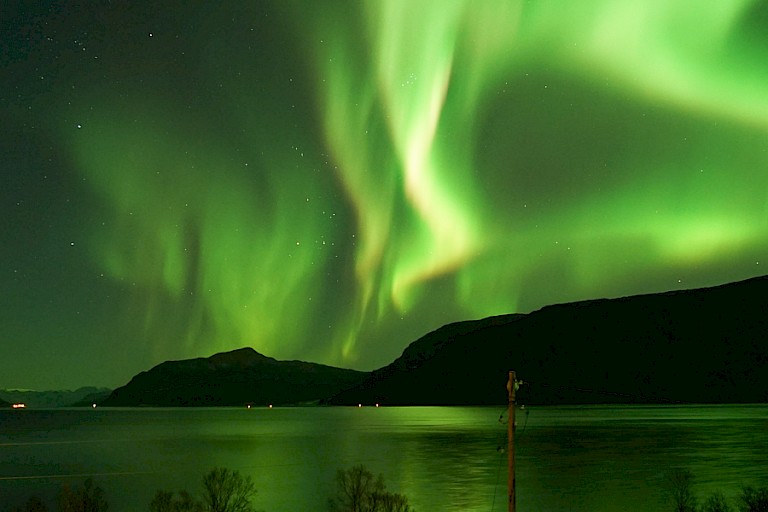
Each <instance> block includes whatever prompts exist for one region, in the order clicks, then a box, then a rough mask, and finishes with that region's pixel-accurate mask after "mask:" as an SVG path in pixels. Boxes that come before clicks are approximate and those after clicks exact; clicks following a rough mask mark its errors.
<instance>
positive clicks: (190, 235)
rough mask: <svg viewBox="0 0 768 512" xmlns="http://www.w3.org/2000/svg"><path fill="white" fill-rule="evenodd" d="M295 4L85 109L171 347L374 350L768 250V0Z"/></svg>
mask: <svg viewBox="0 0 768 512" xmlns="http://www.w3.org/2000/svg"><path fill="white" fill-rule="evenodd" d="M246 4H247V3H246ZM275 4H276V6H275V8H274V9H273V10H270V11H269V12H268V14H269V22H267V21H263V20H264V16H265V14H264V13H263V12H262V11H261V10H260V9H261V8H257V7H243V6H241V7H239V8H238V9H240V11H241V12H240V13H239V17H238V19H237V20H233V21H230V20H229V19H227V22H228V25H227V27H228V28H227V30H226V32H225V31H223V30H222V29H218V30H217V29H216V28H215V26H216V23H221V22H222V20H221V19H218V18H217V17H216V16H209V14H210V13H208V14H200V18H199V20H198V25H196V26H197V27H198V28H197V31H198V32H197V37H198V38H199V40H200V42H199V43H198V45H197V46H196V47H194V48H192V49H187V50H188V52H189V54H188V55H187V56H186V57H185V58H186V59H187V60H185V61H184V62H187V63H190V62H194V64H195V65H194V66H185V67H184V69H183V70H181V71H179V72H178V73H177V74H176V75H175V76H177V77H178V80H179V82H180V84H182V85H179V90H178V91H177V90H175V86H176V84H175V83H173V81H172V80H166V79H164V78H163V77H165V76H170V72H169V71H168V68H169V67H171V68H172V67H173V64H172V58H171V57H170V51H168V53H167V54H163V53H160V54H159V56H158V57H157V59H159V60H158V62H159V63H158V64H156V65H157V66H158V68H162V72H161V73H160V75H161V76H160V78H157V79H156V81H154V82H151V83H144V84H142V85H141V86H140V89H139V90H137V91H134V90H129V89H127V88H126V89H125V90H124V89H121V88H120V87H118V86H116V85H114V83H113V82H112V83H109V84H101V83H99V82H98V77H94V82H95V84H94V85H92V86H91V88H89V93H88V94H86V95H84V96H82V97H81V99H80V102H79V103H75V104H73V105H72V106H67V107H66V115H65V116H64V117H65V118H66V122H65V123H64V126H63V127H62V134H63V136H64V137H65V138H66V140H67V141H68V144H69V146H70V147H71V149H72V154H73V155H74V157H73V158H74V162H75V166H76V167H77V169H78V171H79V172H80V173H81V176H82V178H83V179H84V180H85V183H86V184H87V186H89V187H90V188H91V189H92V190H93V191H94V192H95V194H96V197H98V198H100V200H101V201H102V204H103V211H102V212H101V213H102V214H103V215H94V216H93V219H92V222H91V223H90V224H88V225H86V226H85V228H86V229H87V230H88V232H89V233H90V241H89V250H90V253H91V254H92V256H93V258H94V261H95V262H96V264H97V265H98V267H99V268H100V271H101V272H103V273H104V274H105V276H107V277H109V278H110V279H111V280H112V281H113V282H114V283H115V285H116V286H119V287H122V288H123V289H124V290H125V297H124V299H125V302H124V303H123V304H122V305H121V311H123V313H124V315H125V316H124V318H123V320H122V322H123V324H122V329H123V331H124V333H123V335H124V336H126V337H130V336H132V337H134V338H135V339H141V340H146V343H147V344H148V346H150V347H151V348H152V350H154V357H157V358H168V357H173V358H181V357H190V356H196V355H205V354H209V353H212V352H215V351H220V350H228V349H233V348H237V347H240V346H243V345H249V346H253V347H254V348H256V349H257V350H259V351H261V352H263V353H265V354H268V355H272V356H274V357H278V358H294V357H301V358H304V359H311V360H316V361H321V362H326V363H331V364H338V365H344V366H353V367H360V368H364V369H370V368H373V367H376V366H380V365H383V364H386V363H387V362H389V361H390V360H391V359H392V358H394V357H395V356H397V355H398V354H399V352H400V351H401V350H402V348H403V347H404V346H405V344H407V343H408V342H410V341H412V340H413V339H415V338H416V337H418V336H420V335H422V334H424V333H425V332H427V331H428V330H431V329H434V328H436V327H438V326H439V325H442V324H444V323H447V322H450V321H456V320H463V319H469V318H477V317H484V316H489V315H494V314H502V313H510V312H516V311H529V310H531V309H535V308H538V307H541V306H543V305H545V304H547V303H552V302H563V301H568V300H576V299H583V298H593V297H598V296H615V295H624V294H628V293H641V292H652V291H662V290H667V289H671V288H675V287H692V286H700V285H701V286H703V285H710V284H716V283H718V282H723V281H726V280H729V279H738V278H743V277H748V276H750V275H755V274H759V273H761V268H760V266H756V264H758V265H759V264H760V263H762V262H763V261H762V260H761V257H764V255H765V254H766V249H768V35H767V34H768V16H766V13H767V12H768V9H767V8H766V7H765V5H764V4H760V3H756V2H750V1H746V0H711V1H710V0H707V1H704V2H702V1H701V0H674V1H669V0H647V1H644V2H622V1H608V0H605V1H599V0H579V1H578V2H550V1H535V2H515V1H471V2H470V1H460V0H450V1H445V0H419V1H418V2H413V1H409V0H386V1H373V0H372V1H363V2H327V1H323V2H311V3H310V2H299V1H296V2H292V3H286V2H282V1H281V2H275ZM256 19H261V20H262V21H259V22H258V23H260V24H261V25H260V27H261V28H260V30H262V34H264V37H272V40H271V44H272V45H273V47H272V48H271V49H266V48H264V47H263V46H262V47H259V49H252V50H249V49H248V48H249V44H250V43H249V41H252V40H253V39H254V38H257V37H261V36H260V35H256V36H254V34H253V31H252V29H249V28H248V27H249V26H250V25H249V23H251V21H252V20H256ZM269 23H271V24H273V28H272V32H269V29H267V28H264V27H266V26H267V25H268V24H269ZM265 31H266V32H268V33H266V32H265ZM213 33H215V34H216V35H215V36H211V35H209V34H213ZM154 37H157V38H160V37H162V35H161V34H158V35H157V36H154ZM262 44H263V43H262ZM157 51H160V52H162V50H157ZM164 59H165V60H164ZM163 73H165V74H163ZM127 74H128V71H126V76H128V75H127ZM150 74H151V73H150ZM188 82H192V83H194V84H195V87H196V88H197V92H195V93H194V95H190V93H188V92H185V91H186V90H187V89H189V86H184V85H183V84H184V83H188ZM198 95H199V96H198ZM190 104H192V105H193V107H194V108H191V107H190ZM75 122H76V123H78V124H81V128H79V129H73V128H72V125H73V123H75ZM713 274H714V275H716V277H715V278H712V277H711V276H712V275H713ZM712 279H715V281H714V282H713V281H712Z"/></svg>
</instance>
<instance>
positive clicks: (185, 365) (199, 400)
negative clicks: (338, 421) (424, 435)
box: [100, 348, 367, 406]
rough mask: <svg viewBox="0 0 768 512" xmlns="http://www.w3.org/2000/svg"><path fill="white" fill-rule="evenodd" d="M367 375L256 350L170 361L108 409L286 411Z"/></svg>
mask: <svg viewBox="0 0 768 512" xmlns="http://www.w3.org/2000/svg"><path fill="white" fill-rule="evenodd" d="M366 375H367V374H366V373H364V372H358V371H355V370H346V369H342V368H334V367H332V366H325V365H321V364H315V363H306V362H303V361H278V360H276V359H273V358H271V357H267V356H265V355H262V354H260V353H258V352H256V351H255V350H253V349H252V348H241V349H238V350H234V351H232V352H222V353H219V354H215V355H213V356H211V357H208V358H197V359H187V360H182V361H166V362H164V363H161V364H159V365H157V366H155V367H154V368H152V369H151V370H149V371H145V372H141V373H140V374H138V375H136V376H135V377H133V378H132V379H131V380H130V382H128V384H126V385H125V386H122V387H119V388H117V389H115V390H114V391H113V392H112V394H110V395H109V397H108V398H107V399H106V400H104V401H103V402H102V403H101V404H100V405H104V406H141V405H147V406H234V405H244V404H253V405H257V406H259V405H261V406H263V405H267V404H275V405H285V404H296V403H306V402H313V401H317V400H319V399H321V398H325V397H328V396H331V395H334V394H336V393H338V392H339V391H340V390H342V389H346V388H350V387H352V386H355V385H356V384H358V383H359V382H360V381H362V379H363V378H364V377H365V376H366Z"/></svg>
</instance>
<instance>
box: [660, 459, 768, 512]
mask: <svg viewBox="0 0 768 512" xmlns="http://www.w3.org/2000/svg"><path fill="white" fill-rule="evenodd" d="M692 485H693V473H691V472H690V471H689V470H687V469H676V470H673V471H671V472H670V473H669V474H668V475H667V493H668V498H669V501H670V502H671V505H672V510H673V511H674V512H736V511H738V512H768V487H762V488H760V489H755V488H753V487H742V489H741V494H740V495H739V497H738V498H737V500H736V502H735V503H734V504H733V505H735V506H732V504H731V503H730V502H729V501H728V499H727V498H726V497H725V495H724V494H723V493H722V492H720V491H715V492H713V493H711V494H710V495H709V496H707V497H706V499H705V500H704V501H703V502H702V503H701V505H700V504H699V498H698V497H697V496H696V495H695V494H694V493H693V489H692Z"/></svg>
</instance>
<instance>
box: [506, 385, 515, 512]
mask: <svg viewBox="0 0 768 512" xmlns="http://www.w3.org/2000/svg"><path fill="white" fill-rule="evenodd" d="M516 387H517V379H516V375H515V372H514V371H510V372H509V380H508V381H507V395H508V397H509V404H508V405H507V420H508V423H507V470H508V473H507V490H508V494H509V512H515V388H516Z"/></svg>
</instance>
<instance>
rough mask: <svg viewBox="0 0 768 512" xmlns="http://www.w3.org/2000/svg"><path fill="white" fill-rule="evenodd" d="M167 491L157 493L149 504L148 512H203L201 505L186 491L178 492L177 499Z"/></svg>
mask: <svg viewBox="0 0 768 512" xmlns="http://www.w3.org/2000/svg"><path fill="white" fill-rule="evenodd" d="M173 494H174V493H172V492H168V491H157V492H156V493H155V497H154V498H152V502H151V503H150V504H149V510H150V512H203V504H202V503H201V502H199V501H197V500H195V499H194V498H193V497H192V496H191V495H190V494H189V493H188V492H187V491H179V496H178V498H174V495H173Z"/></svg>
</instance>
